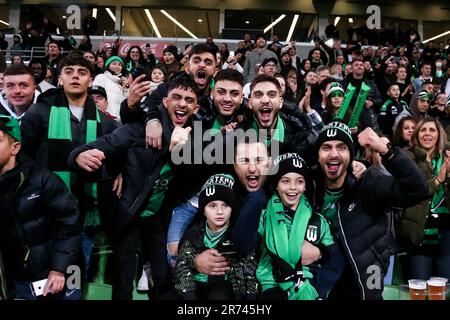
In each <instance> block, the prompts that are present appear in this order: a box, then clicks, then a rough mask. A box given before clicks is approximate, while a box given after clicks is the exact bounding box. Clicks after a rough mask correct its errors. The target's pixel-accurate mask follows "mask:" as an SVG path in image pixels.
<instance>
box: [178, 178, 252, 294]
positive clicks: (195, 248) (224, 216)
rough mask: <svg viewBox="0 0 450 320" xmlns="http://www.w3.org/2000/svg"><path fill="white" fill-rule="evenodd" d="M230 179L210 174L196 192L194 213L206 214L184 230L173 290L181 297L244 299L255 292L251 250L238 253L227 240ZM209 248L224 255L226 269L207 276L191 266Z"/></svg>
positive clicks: (231, 197) (231, 194)
mask: <svg viewBox="0 0 450 320" xmlns="http://www.w3.org/2000/svg"><path fill="white" fill-rule="evenodd" d="M233 185H234V179H233V177H231V176H229V175H225V174H216V175H213V176H211V177H210V178H209V179H208V180H207V181H206V183H205V184H204V186H203V187H202V189H201V191H200V195H199V200H198V201H199V202H198V205H199V208H198V214H202V215H203V214H204V215H205V217H206V221H205V219H202V220H201V221H200V222H199V223H196V224H194V225H193V226H192V227H191V228H190V229H188V230H187V231H186V234H185V235H184V237H183V239H182V240H181V242H180V245H181V247H180V250H179V257H178V259H177V263H176V265H175V269H174V282H175V291H176V292H177V294H178V296H180V297H181V299H183V300H247V299H252V298H254V297H255V295H256V278H255V270H256V262H255V257H254V252H252V253H250V254H248V255H246V256H242V255H240V254H238V253H237V252H236V251H235V250H234V246H233V243H232V242H231V240H230V239H231V230H230V229H231V228H229V225H230V218H231V214H232V211H233V207H234V204H235V194H234V191H233ZM205 250H209V251H210V253H211V255H212V256H213V257H211V258H214V257H216V256H225V257H226V258H227V259H228V260H229V263H230V270H229V271H228V272H227V273H226V274H225V275H224V276H219V275H215V276H211V275H210V276H208V275H206V274H204V273H201V272H199V271H198V270H196V269H195V265H194V260H195V257H196V255H197V254H199V253H201V252H203V251H205Z"/></svg>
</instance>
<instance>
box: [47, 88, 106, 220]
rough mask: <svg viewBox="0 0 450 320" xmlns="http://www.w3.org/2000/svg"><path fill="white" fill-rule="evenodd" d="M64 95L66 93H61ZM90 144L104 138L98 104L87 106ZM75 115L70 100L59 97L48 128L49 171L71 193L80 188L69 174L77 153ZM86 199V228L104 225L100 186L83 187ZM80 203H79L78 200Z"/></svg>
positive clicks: (71, 174) (90, 184) (71, 173)
mask: <svg viewBox="0 0 450 320" xmlns="http://www.w3.org/2000/svg"><path fill="white" fill-rule="evenodd" d="M61 95H63V93H62V92H61ZM84 112H85V115H86V141H85V142H86V143H89V142H91V141H94V140H96V139H97V137H98V136H99V135H101V133H100V132H101V125H100V114H99V112H98V109H97V108H96V107H95V105H94V103H86V105H85V109H84ZM70 116H71V112H70V109H69V107H68V103H67V99H66V98H65V96H64V97H61V96H60V97H58V98H57V101H56V103H55V105H53V106H52V107H51V110H50V117H49V124H48V134H47V138H48V155H47V157H48V169H49V170H50V171H52V172H53V173H54V174H56V175H57V176H59V177H60V178H61V179H62V180H63V181H64V183H65V184H66V186H67V188H68V189H69V192H70V193H72V191H73V190H74V188H76V185H77V181H76V175H75V174H74V173H73V172H70V171H69V168H68V166H67V159H68V158H69V155H70V152H71V151H72V150H73V143H72V141H73V140H72V125H71V119H70ZM83 193H84V197H83V198H84V199H85V200H86V202H83V206H82V208H83V209H84V210H85V212H86V213H85V222H84V224H85V226H98V225H100V215H99V212H98V200H97V183H85V184H84V185H83ZM77 200H78V199H77Z"/></svg>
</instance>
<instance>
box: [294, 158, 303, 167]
mask: <svg viewBox="0 0 450 320" xmlns="http://www.w3.org/2000/svg"><path fill="white" fill-rule="evenodd" d="M292 165H293V166H294V167H296V168H301V167H303V163H302V162H301V161H300V160H298V159H293V160H292Z"/></svg>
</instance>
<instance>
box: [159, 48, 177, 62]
mask: <svg viewBox="0 0 450 320" xmlns="http://www.w3.org/2000/svg"><path fill="white" fill-rule="evenodd" d="M166 52H170V53H171V54H173V56H174V57H175V60H177V61H178V58H179V55H178V48H177V47H175V46H167V47H166V48H164V50H163V55H164V53H166Z"/></svg>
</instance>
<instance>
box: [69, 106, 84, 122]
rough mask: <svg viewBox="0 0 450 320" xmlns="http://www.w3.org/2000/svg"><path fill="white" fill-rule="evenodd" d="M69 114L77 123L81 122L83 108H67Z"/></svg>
mask: <svg viewBox="0 0 450 320" xmlns="http://www.w3.org/2000/svg"><path fill="white" fill-rule="evenodd" d="M69 108H70V112H72V114H73V115H74V116H75V118H77V119H78V121H81V118H82V117H83V112H84V108H83V107H78V106H69Z"/></svg>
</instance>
